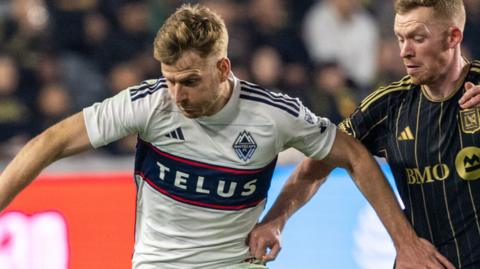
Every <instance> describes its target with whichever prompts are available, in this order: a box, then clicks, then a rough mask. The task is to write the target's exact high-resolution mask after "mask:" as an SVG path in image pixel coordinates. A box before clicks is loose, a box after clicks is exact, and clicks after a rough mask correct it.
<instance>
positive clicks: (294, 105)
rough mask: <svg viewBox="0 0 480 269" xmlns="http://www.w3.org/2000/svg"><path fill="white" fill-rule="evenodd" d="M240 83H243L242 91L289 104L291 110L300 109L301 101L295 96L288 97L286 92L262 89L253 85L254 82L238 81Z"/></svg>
mask: <svg viewBox="0 0 480 269" xmlns="http://www.w3.org/2000/svg"><path fill="white" fill-rule="evenodd" d="M240 84H242V85H243V86H242V88H241V89H242V91H246V92H248V93H252V94H257V95H261V96H263V97H266V98H268V99H270V100H271V101H274V102H279V103H282V104H284V105H286V106H289V107H290V108H291V109H292V110H295V111H300V107H301V103H300V101H299V100H298V99H296V98H292V97H290V96H288V95H286V94H280V93H274V92H270V91H268V90H266V89H264V88H262V87H260V86H258V85H255V84H252V83H249V82H246V81H243V80H241V81H240Z"/></svg>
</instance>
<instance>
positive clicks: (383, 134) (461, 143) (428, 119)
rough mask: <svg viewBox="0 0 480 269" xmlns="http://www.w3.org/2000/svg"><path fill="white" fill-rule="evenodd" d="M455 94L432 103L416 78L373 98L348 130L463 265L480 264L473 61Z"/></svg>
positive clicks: (408, 209) (424, 231)
mask: <svg viewBox="0 0 480 269" xmlns="http://www.w3.org/2000/svg"><path fill="white" fill-rule="evenodd" d="M468 68H469V69H468V73H467V72H465V74H464V79H463V80H462V81H460V82H459V84H458V85H457V88H456V90H455V91H454V93H453V94H452V95H451V96H449V97H447V98H445V99H444V100H443V101H432V100H431V99H430V98H429V97H428V95H427V93H426V92H425V91H424V90H423V89H422V88H421V87H420V86H419V85H415V84H413V83H412V80H411V78H410V76H406V77H405V78H403V79H402V80H400V81H398V82H396V83H393V84H391V85H389V86H387V87H381V88H379V89H378V90H376V91H375V92H373V93H372V94H370V95H369V96H368V97H367V98H365V99H364V100H363V101H362V103H361V104H360V106H359V107H358V108H357V110H356V111H355V112H354V113H353V114H352V115H351V116H350V118H347V119H346V120H345V121H343V122H342V123H341V124H340V126H339V127H340V129H342V130H344V131H346V132H347V133H349V134H350V135H353V136H354V137H356V138H357V139H359V140H361V141H362V142H363V144H364V145H365V146H366V147H367V148H368V149H369V150H370V152H371V153H372V154H374V155H377V156H381V157H385V158H386V159H387V162H388V163H389V165H390V167H391V169H392V172H393V175H394V177H395V181H396V184H397V187H398V191H399V192H400V196H401V198H402V200H403V202H404V205H405V213H406V214H407V217H408V219H409V220H410V222H411V223H412V225H413V227H414V228H415V230H416V232H417V234H418V235H419V236H421V237H423V238H426V239H428V240H430V241H431V242H432V243H434V244H435V246H436V247H437V248H438V249H439V250H440V252H441V253H442V254H443V255H445V256H446V257H447V258H448V259H449V260H450V261H451V262H452V263H453V264H454V265H456V268H480V224H479V223H480V220H479V214H480V109H465V110H462V109H461V108H460V106H459V104H458V100H459V99H460V97H461V96H462V94H463V93H464V91H465V89H464V82H466V81H471V82H473V83H475V84H479V82H480V62H479V61H475V62H473V63H471V64H470V65H469V66H468Z"/></svg>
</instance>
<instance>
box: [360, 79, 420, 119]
mask: <svg viewBox="0 0 480 269" xmlns="http://www.w3.org/2000/svg"><path fill="white" fill-rule="evenodd" d="M411 83H412V81H411V78H410V76H406V77H404V78H403V79H402V80H400V81H397V82H395V83H392V84H391V85H389V86H386V87H380V88H379V89H378V90H376V91H374V92H373V93H371V94H370V95H368V96H367V97H366V98H365V99H364V100H363V101H362V102H361V103H360V110H361V111H362V112H364V111H365V110H367V109H368V107H369V106H370V105H371V104H372V103H374V102H375V101H377V100H378V99H380V98H382V97H383V96H385V95H387V94H389V93H391V92H396V91H404V90H409V89H410V85H411Z"/></svg>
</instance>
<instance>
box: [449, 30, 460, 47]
mask: <svg viewBox="0 0 480 269" xmlns="http://www.w3.org/2000/svg"><path fill="white" fill-rule="evenodd" d="M462 40H463V32H462V30H460V28H458V27H456V26H452V27H450V29H448V46H449V47H450V48H454V47H456V46H457V45H459V44H460V43H461V42H462Z"/></svg>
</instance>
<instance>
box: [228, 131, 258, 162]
mask: <svg viewBox="0 0 480 269" xmlns="http://www.w3.org/2000/svg"><path fill="white" fill-rule="evenodd" d="M232 147H233V149H234V150H235V153H236V154H237V156H238V158H240V159H241V160H243V161H247V160H249V159H250V158H251V157H252V155H253V153H254V152H255V150H256V149H257V143H255V140H253V137H252V135H251V134H250V133H249V132H247V131H245V130H243V132H241V133H240V134H239V135H238V136H237V139H235V142H234V143H233V146H232Z"/></svg>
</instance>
